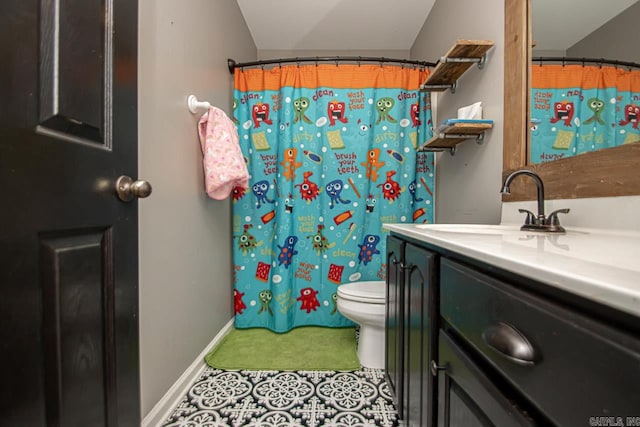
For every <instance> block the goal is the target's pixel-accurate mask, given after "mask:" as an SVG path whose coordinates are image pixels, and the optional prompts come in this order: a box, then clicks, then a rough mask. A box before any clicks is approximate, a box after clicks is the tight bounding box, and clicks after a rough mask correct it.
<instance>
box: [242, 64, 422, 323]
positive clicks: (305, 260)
mask: <svg viewBox="0 0 640 427" xmlns="http://www.w3.org/2000/svg"><path fill="white" fill-rule="evenodd" d="M427 75H428V72H427V71H424V70H417V69H409V68H402V67H396V66H377V65H375V66H364V65H362V66H356V65H340V66H336V65H310V66H289V67H284V66H283V67H275V68H273V69H271V70H262V69H249V70H236V72H235V93H234V97H235V101H234V105H237V108H236V109H235V111H234V114H235V119H236V120H237V122H238V133H239V136H240V145H241V147H242V150H243V154H244V156H245V159H246V162H247V166H248V169H249V173H250V175H251V179H250V183H249V185H250V189H249V190H247V191H246V192H244V191H242V189H238V190H237V191H236V192H234V207H233V227H234V266H235V291H234V295H235V304H234V306H235V308H236V318H235V324H236V327H238V328H249V327H265V328H269V329H271V330H273V331H276V332H285V331H287V330H290V329H291V328H294V327H298V326H305V325H316V326H330V327H341V326H350V325H352V323H351V322H350V321H349V320H347V319H345V318H344V317H342V316H341V315H340V313H339V312H338V311H337V310H336V292H337V287H338V285H340V284H343V283H349V282H353V281H364V280H384V278H385V268H386V266H385V264H384V262H385V255H384V254H385V250H386V248H385V242H386V232H385V231H384V230H383V229H382V224H383V223H385V222H414V221H415V222H432V219H433V194H432V190H433V182H434V164H433V161H434V160H433V155H432V154H428V153H416V148H417V146H418V144H419V143H420V142H424V141H425V140H426V139H428V137H429V136H430V134H431V109H430V104H429V97H428V94H426V93H420V92H419V87H420V84H421V83H422V82H424V81H425V79H426V77H427Z"/></svg>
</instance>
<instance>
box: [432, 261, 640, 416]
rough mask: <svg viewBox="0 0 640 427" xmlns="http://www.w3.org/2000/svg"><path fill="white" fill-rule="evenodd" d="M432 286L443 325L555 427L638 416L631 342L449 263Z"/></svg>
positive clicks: (639, 364) (637, 361)
mask: <svg viewBox="0 0 640 427" xmlns="http://www.w3.org/2000/svg"><path fill="white" fill-rule="evenodd" d="M440 280H441V282H440V283H441V288H440V298H441V300H440V303H441V315H442V318H443V320H444V321H445V322H446V323H447V324H448V325H449V326H450V327H452V328H453V329H454V330H455V332H456V333H457V335H459V336H460V337H461V338H462V339H464V341H467V342H468V343H469V344H471V347H473V348H474V349H475V350H477V353H478V356H479V357H482V358H483V359H484V360H485V361H486V362H488V363H489V364H490V365H491V366H493V367H494V368H495V369H496V370H497V371H499V372H500V373H501V374H502V375H503V376H504V378H505V379H506V380H507V381H508V382H509V383H510V384H511V385H512V386H513V387H515V388H516V389H518V390H519V391H520V392H521V393H522V394H523V395H524V397H525V398H526V399H527V400H528V401H529V402H530V403H531V404H533V405H534V406H535V407H537V408H538V409H539V410H540V411H541V412H542V413H543V414H545V415H546V416H547V417H548V418H549V419H550V420H552V421H553V422H554V423H555V424H557V425H566V426H572V425H588V422H589V418H590V417H595V416H621V417H624V416H628V415H638V411H639V410H640V340H639V339H638V337H636V336H632V335H630V334H627V333H625V332H622V331H620V330H618V329H615V328H613V327H610V326H608V325H605V324H603V323H601V322H599V321H595V320H593V319H590V318H588V317H587V316H585V315H582V314H580V313H577V312H575V311H572V310H571V309H569V308H567V307H564V306H561V305H558V304H556V303H554V302H551V301H549V300H547V299H545V298H542V297H539V296H537V295H533V294H531V293H529V292H527V291H524V290H522V289H518V288H517V284H507V283H505V282H502V281H499V280H496V279H494V278H492V277H490V276H488V275H485V274H483V273H480V272H478V271H475V270H473V269H470V268H468V267H465V266H463V265H460V264H458V263H455V262H453V261H450V260H442V265H441V269H440ZM489 344H491V345H489ZM498 349H500V350H498ZM529 349H532V350H533V352H532V356H531V359H532V361H531V362H525V361H518V360H516V358H519V359H527V358H529V357H530V356H529V355H527V352H528V350H529ZM505 354H507V355H510V356H511V357H507V356H505Z"/></svg>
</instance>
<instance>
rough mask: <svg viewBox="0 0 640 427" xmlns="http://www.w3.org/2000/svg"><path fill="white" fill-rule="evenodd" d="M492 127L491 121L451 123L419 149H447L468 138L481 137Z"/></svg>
mask: <svg viewBox="0 0 640 427" xmlns="http://www.w3.org/2000/svg"><path fill="white" fill-rule="evenodd" d="M492 127H493V123H452V124H450V125H448V126H446V127H444V128H442V129H439V132H438V133H437V134H435V135H433V137H432V138H431V139H430V140H428V141H427V142H425V143H424V144H423V145H422V146H421V147H420V149H419V150H420V151H443V150H449V149H451V148H453V147H455V146H456V145H458V144H460V143H461V142H463V141H466V140H468V139H476V140H478V139H481V138H482V136H483V135H484V132H485V131H486V130H488V129H491V128H492Z"/></svg>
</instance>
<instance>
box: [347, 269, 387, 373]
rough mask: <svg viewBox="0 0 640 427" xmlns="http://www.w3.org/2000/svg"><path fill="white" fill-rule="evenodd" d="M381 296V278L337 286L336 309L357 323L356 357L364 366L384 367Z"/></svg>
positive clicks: (382, 301) (383, 284)
mask: <svg viewBox="0 0 640 427" xmlns="http://www.w3.org/2000/svg"><path fill="white" fill-rule="evenodd" d="M385 298H386V283H385V282H383V281H380V282H374V281H372V282H353V283H348V284H344V285H340V286H338V311H339V312H340V314H342V315H343V316H344V317H346V318H347V319H349V320H351V321H353V322H355V323H357V324H358V325H360V338H359V340H358V358H359V359H360V364H361V365H362V366H364V367H367V368H376V369H384V354H385V349H384V343H385V339H384V337H385V331H384V328H385V321H384V319H385V311H386V310H385V307H386V304H385Z"/></svg>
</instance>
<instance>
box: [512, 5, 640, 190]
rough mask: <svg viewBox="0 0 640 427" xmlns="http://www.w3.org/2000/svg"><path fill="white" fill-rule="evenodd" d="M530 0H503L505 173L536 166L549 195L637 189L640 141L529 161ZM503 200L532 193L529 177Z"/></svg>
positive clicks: (519, 183)
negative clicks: (538, 162) (542, 160)
mask: <svg viewBox="0 0 640 427" xmlns="http://www.w3.org/2000/svg"><path fill="white" fill-rule="evenodd" d="M531 22H532V21H531V0H524V1H523V0H505V40H504V55H505V62H504V65H505V73H504V130H503V136H504V142H503V178H504V177H506V175H507V174H509V173H510V172H512V171H514V170H516V169H522V168H525V169H529V170H533V171H535V172H536V173H537V174H538V175H540V177H541V178H542V180H543V181H544V183H545V190H546V198H547V199H575V198H584V197H612V196H628V195H640V174H638V173H637V172H635V171H637V168H638V167H640V144H627V145H622V146H619V147H614V148H608V149H605V150H600V151H594V152H590V153H585V154H581V155H579V156H575V157H569V158H565V159H560V160H557V161H553V162H547V163H540V164H527V157H528V156H527V154H528V149H527V144H528V137H529V117H530V115H529V105H530V90H529V76H530V66H529V65H530V60H531V56H532V49H531V43H532V40H533V39H532V37H531V32H532V26H531ZM513 184H514V185H512V187H511V194H510V195H503V196H502V200H503V201H505V202H511V201H519V200H533V199H535V194H536V191H535V185H534V183H533V181H532V180H516V181H515V182H514V183H513Z"/></svg>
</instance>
